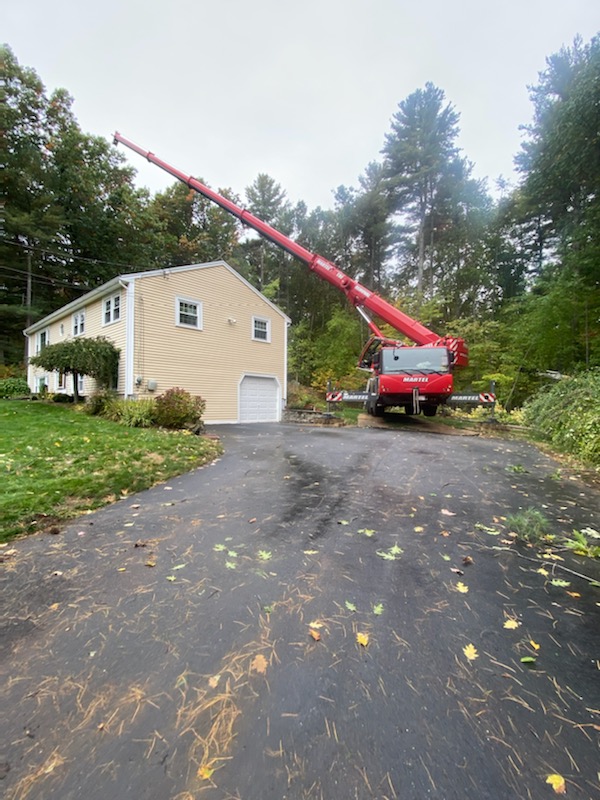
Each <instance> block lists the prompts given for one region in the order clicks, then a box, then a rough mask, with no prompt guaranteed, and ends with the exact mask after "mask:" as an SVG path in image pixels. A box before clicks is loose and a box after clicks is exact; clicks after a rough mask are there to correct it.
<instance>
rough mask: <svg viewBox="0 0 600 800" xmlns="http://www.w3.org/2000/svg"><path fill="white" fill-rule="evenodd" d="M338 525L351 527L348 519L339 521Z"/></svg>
mask: <svg viewBox="0 0 600 800" xmlns="http://www.w3.org/2000/svg"><path fill="white" fill-rule="evenodd" d="M338 525H350V523H349V522H348V520H347V519H338Z"/></svg>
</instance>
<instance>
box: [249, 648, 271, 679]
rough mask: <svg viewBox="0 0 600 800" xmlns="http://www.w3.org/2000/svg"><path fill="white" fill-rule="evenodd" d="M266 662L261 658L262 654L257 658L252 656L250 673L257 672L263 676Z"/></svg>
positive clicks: (266, 665) (265, 670)
mask: <svg viewBox="0 0 600 800" xmlns="http://www.w3.org/2000/svg"><path fill="white" fill-rule="evenodd" d="M268 665H269V664H268V661H267V659H266V658H265V657H264V656H263V654H262V653H259V654H258V655H257V656H254V658H253V659H252V662H251V663H250V670H251V671H252V672H258V674H259V675H265V674H266V672H267V667H268Z"/></svg>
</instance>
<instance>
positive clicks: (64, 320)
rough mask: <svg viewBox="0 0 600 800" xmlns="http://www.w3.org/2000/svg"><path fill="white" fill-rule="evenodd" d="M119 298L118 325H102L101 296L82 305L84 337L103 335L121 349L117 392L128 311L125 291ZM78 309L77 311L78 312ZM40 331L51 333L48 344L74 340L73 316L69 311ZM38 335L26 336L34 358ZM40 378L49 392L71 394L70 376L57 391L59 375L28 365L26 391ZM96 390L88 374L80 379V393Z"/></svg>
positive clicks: (122, 376)
mask: <svg viewBox="0 0 600 800" xmlns="http://www.w3.org/2000/svg"><path fill="white" fill-rule="evenodd" d="M116 293H117V292H116V291H114V290H113V291H112V292H109V293H108V294H107V295H106V297H112V295H114V294H116ZM120 296H121V319H120V320H119V321H117V322H113V323H111V324H109V325H103V319H104V316H103V311H104V308H103V306H104V299H105V298H104V297H102V298H98V299H95V300H93V301H92V302H90V303H89V304H88V305H86V306H85V331H84V334H83V335H84V336H87V337H96V336H104V337H105V338H106V339H110V341H112V342H113V344H115V345H116V347H118V348H119V349H120V350H121V356H120V359H119V382H118V387H117V388H118V390H119V391H121V392H123V391H124V386H125V315H126V311H127V305H126V304H127V300H126V292H125V290H124V289H121V290H120ZM79 311H80V309H78V312H79ZM43 330H48V331H49V333H50V336H49V344H58V343H59V342H66V341H68V340H69V339H72V338H73V314H72V313H71V312H68V313H66V314H64V315H63V316H58V317H57V318H56V319H54V320H53V321H52V322H51V324H50V325H49V326H48V327H47V328H43ZM37 338H38V334H37V333H33V334H31V335H29V337H28V341H29V350H28V352H29V355H30V356H33V355H35V354H36V343H37ZM43 375H46V376H47V380H48V391H49V392H52V393H54V392H59V391H63V392H66V393H67V394H72V393H73V380H72V376H71V375H68V376H67V378H66V386H65V388H64V389H62V390H59V389H58V377H59V376H58V373H56V372H54V373H47V372H45V371H44V370H43V369H40V368H39V367H33V366H31V365H29V369H28V383H29V388H30V389H31V390H32V391H34V392H35V391H37V380H38V377H41V376H43ZM95 389H96V381H95V380H94V379H93V378H89V377H88V376H87V375H86V376H85V377H84V380H83V394H84V395H89V394H91V393H92V392H93V391H94V390H95Z"/></svg>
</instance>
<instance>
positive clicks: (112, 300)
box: [100, 291, 123, 328]
mask: <svg viewBox="0 0 600 800" xmlns="http://www.w3.org/2000/svg"><path fill="white" fill-rule="evenodd" d="M117 298H118V299H119V316H118V317H115V300H116V299H117ZM107 303H110V307H109V312H108V314H109V317H110V319H109V320H108V321H107V320H106V304H107ZM101 309H102V310H101V312H100V313H101V315H102V327H103V328H105V327H107V326H108V325H114V324H115V322H120V321H121V318H122V316H123V309H122V303H121V292H120V291H119V292H113V293H112V294H107V295H106V297H103V298H102V305H101Z"/></svg>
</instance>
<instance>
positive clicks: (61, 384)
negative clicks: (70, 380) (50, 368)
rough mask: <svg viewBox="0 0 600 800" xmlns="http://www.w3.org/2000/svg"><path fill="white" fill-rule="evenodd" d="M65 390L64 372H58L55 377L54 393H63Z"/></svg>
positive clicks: (65, 379)
mask: <svg viewBox="0 0 600 800" xmlns="http://www.w3.org/2000/svg"><path fill="white" fill-rule="evenodd" d="M66 388H67V376H66V375H65V373H64V372H59V373H58V375H57V376H56V391H57V392H64V391H65V390H66Z"/></svg>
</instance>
